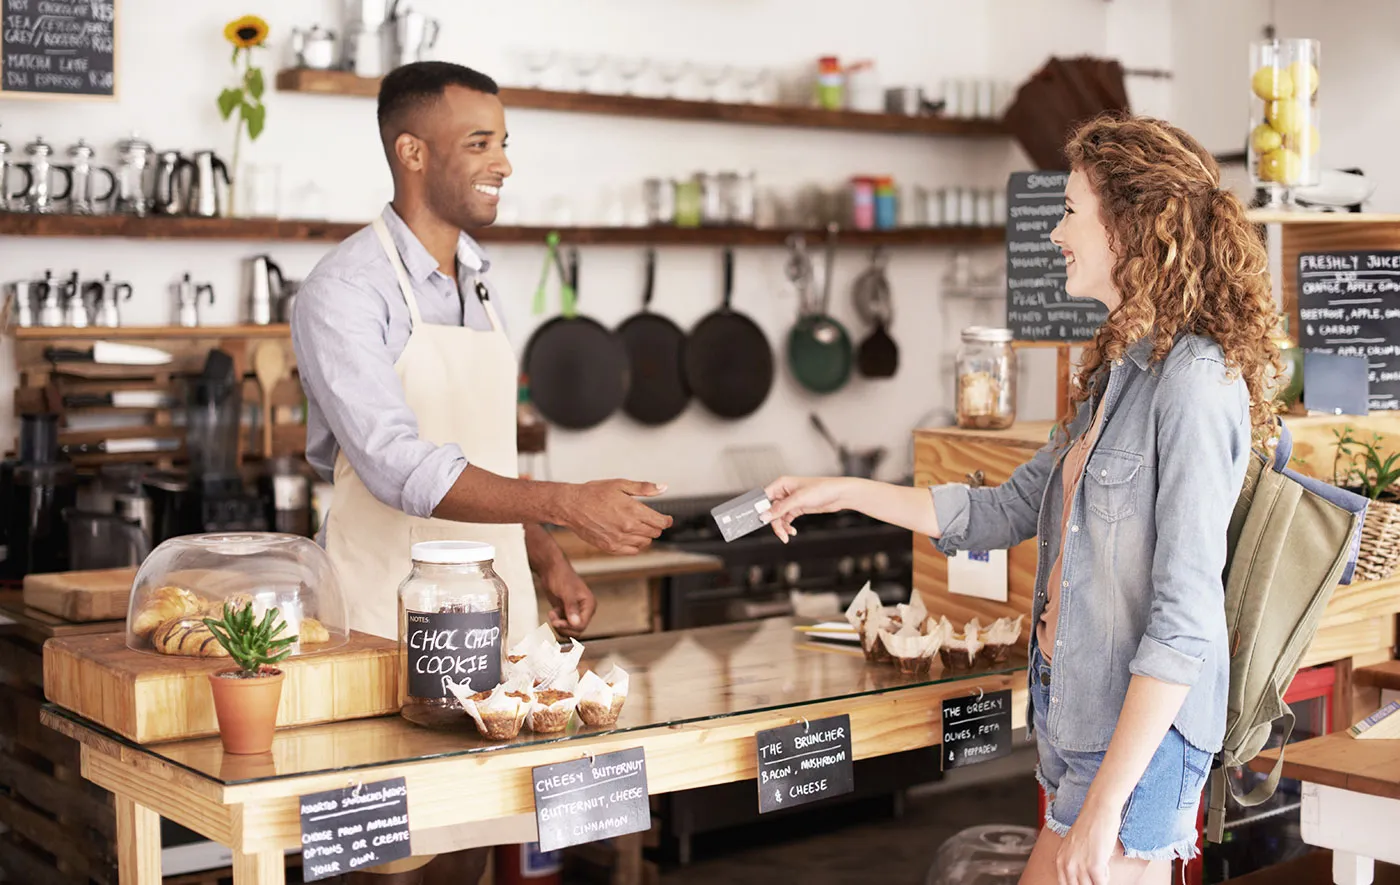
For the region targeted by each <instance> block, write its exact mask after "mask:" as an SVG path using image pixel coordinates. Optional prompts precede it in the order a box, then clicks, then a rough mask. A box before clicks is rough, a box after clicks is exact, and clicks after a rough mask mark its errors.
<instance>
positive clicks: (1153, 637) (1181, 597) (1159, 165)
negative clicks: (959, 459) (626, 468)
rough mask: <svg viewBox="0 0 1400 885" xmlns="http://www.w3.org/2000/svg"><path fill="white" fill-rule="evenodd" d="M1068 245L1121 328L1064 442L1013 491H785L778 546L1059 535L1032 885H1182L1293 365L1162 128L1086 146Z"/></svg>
mask: <svg viewBox="0 0 1400 885" xmlns="http://www.w3.org/2000/svg"><path fill="white" fill-rule="evenodd" d="M1067 154H1068V157H1069V159H1070V164H1071V172H1070V176H1069V182H1068V184H1067V186H1066V192H1065V214H1064V217H1063V218H1062V219H1061V220H1060V222H1059V224H1058V225H1057V226H1056V228H1055V230H1054V232H1053V233H1052V235H1051V239H1052V240H1053V241H1054V243H1055V244H1056V245H1057V246H1058V247H1059V248H1060V251H1061V252H1062V253H1064V257H1065V265H1066V274H1067V280H1066V285H1065V288H1066V290H1067V291H1068V293H1069V294H1070V295H1073V296H1076V297H1080V298H1093V299H1096V300H1098V301H1101V302H1103V303H1104V304H1105V305H1106V306H1107V307H1108V309H1109V314H1108V319H1107V320H1106V321H1105V322H1104V324H1103V325H1102V326H1101V327H1100V328H1099V330H1098V332H1097V333H1096V334H1095V336H1094V339H1093V342H1092V343H1091V344H1089V345H1088V347H1087V348H1086V351H1085V354H1084V358H1083V361H1082V364H1081V366H1080V369H1079V372H1078V375H1077V377H1076V379H1075V382H1076V383H1075V390H1074V395H1073V402H1072V406H1071V409H1070V413H1069V414H1068V415H1066V416H1064V418H1063V420H1062V421H1061V423H1060V427H1062V428H1065V429H1064V430H1063V431H1057V432H1056V434H1055V438H1054V439H1052V440H1051V441H1050V443H1048V444H1047V445H1046V446H1045V447H1044V448H1043V449H1041V450H1040V451H1039V452H1038V453H1037V454H1036V455H1035V456H1034V457H1033V458H1032V459H1031V460H1030V461H1029V462H1028V463H1026V464H1024V465H1022V466H1021V467H1020V468H1018V469H1017V470H1016V471H1015V473H1013V474H1012V476H1011V478H1010V479H1009V480H1008V481H1007V482H1006V483H1005V484H1003V485H1001V486H998V487H995V488H978V489H969V488H966V487H964V486H956V485H952V486H939V487H936V488H934V489H933V490H932V494H930V492H929V491H928V490H925V489H919V488H913V489H911V488H907V487H902V486H893V485H887V484H882V483H876V482H871V481H867V480H858V479H848V478H837V479H825V478H823V479H802V478H789V477H784V478H782V479H779V480H777V481H776V482H774V483H773V484H772V485H771V486H770V487H769V488H768V494H769V497H770V498H771V499H772V500H773V509H772V510H771V511H770V514H771V520H772V525H773V528H774V531H775V532H777V534H778V536H779V537H781V538H784V539H786V538H787V537H789V536H790V535H793V534H795V533H796V532H795V530H794V529H793V527H792V521H793V519H795V518H796V517H798V516H800V515H802V514H805V513H821V512H831V511H835V510H842V509H853V510H859V511H862V512H864V513H867V514H870V515H871V516H874V517H876V518H878V519H882V520H885V521H887V522H891V523H894V524H897V525H901V526H905V527H907V528H909V529H911V530H913V531H916V532H921V533H923V534H926V535H928V536H930V537H931V538H932V539H934V543H935V545H936V546H937V547H938V549H939V550H941V551H943V552H944V553H948V554H950V555H952V554H954V553H955V552H956V551H958V550H963V549H978V550H987V549H997V548H1004V547H1011V546H1013V545H1015V544H1018V543H1020V542H1021V541H1024V540H1026V539H1028V538H1031V537H1033V536H1038V537H1039V539H1040V551H1039V553H1040V557H1039V567H1038V568H1037V571H1036V587H1035V602H1034V607H1033V610H1032V620H1031V623H1032V625H1033V627H1034V629H1033V631H1032V637H1031V642H1030V693H1031V701H1032V708H1033V718H1032V723H1031V724H1032V728H1033V730H1034V732H1035V735H1036V738H1037V742H1038V749H1039V753H1040V765H1039V770H1038V772H1037V774H1038V776H1039V778H1040V781H1041V784H1042V786H1044V788H1045V791H1046V794H1047V796H1048V797H1049V800H1050V801H1049V807H1048V810H1047V814H1046V828H1045V829H1044V830H1042V831H1041V835H1040V839H1039V841H1038V842H1037V843H1036V846H1035V850H1034V852H1033V853H1032V854H1031V858H1030V862H1029V864H1028V866H1027V868H1026V872H1025V875H1024V878H1023V879H1022V881H1023V882H1029V883H1049V882H1059V883H1072V885H1081V883H1083V885H1088V883H1094V885H1106V883H1110V882H1111V883H1114V885H1118V883H1125V882H1166V881H1168V880H1169V878H1170V871H1171V860H1172V859H1173V858H1189V857H1191V856H1193V855H1194V853H1195V850H1196V844H1195V843H1196V838H1195V836H1196V831H1195V821H1196V813H1197V812H1196V809H1197V805H1198V803H1199V801H1200V795H1201V789H1202V786H1203V784H1204V781H1205V779H1206V774H1207V772H1208V771H1209V769H1210V763H1211V756H1212V754H1213V753H1215V752H1216V751H1218V750H1219V749H1220V746H1221V741H1222V738H1223V736H1224V730H1225V705H1226V693H1227V690H1228V688H1229V654H1228V651H1229V650H1228V646H1227V643H1226V631H1225V611H1224V588H1223V585H1222V577H1221V576H1222V573H1223V571H1224V567H1225V558H1226V530H1227V527H1228V522H1229V518H1230V512H1231V509H1232V507H1233V505H1234V501H1235V499H1236V497H1238V495H1239V492H1240V488H1241V485H1242V484H1243V482H1244V476H1245V470H1246V466H1247V459H1248V457H1249V452H1250V449H1251V445H1252V443H1253V441H1254V440H1256V439H1260V440H1262V439H1263V438H1264V437H1265V436H1266V435H1268V431H1269V428H1271V427H1272V421H1273V412H1272V410H1271V408H1270V403H1269V399H1270V397H1269V395H1268V393H1267V391H1266V384H1267V381H1268V378H1269V376H1270V375H1271V373H1272V372H1274V371H1278V370H1279V364H1278V351H1277V349H1276V348H1275V346H1274V345H1273V344H1272V343H1271V342H1270V337H1269V333H1270V331H1271V329H1272V328H1273V324H1274V321H1275V316H1276V308H1275V306H1274V302H1273V298H1272V294H1271V291H1270V285H1269V278H1268V276H1267V274H1266V271H1265V268H1266V261H1267V256H1266V252H1265V248H1264V246H1263V244H1262V242H1261V240H1260V238H1259V236H1258V234H1257V233H1256V232H1255V229H1254V228H1253V227H1252V225H1251V224H1250V223H1249V221H1248V220H1247V219H1246V218H1245V209H1244V206H1243V205H1242V204H1241V203H1240V201H1239V200H1238V199H1236V198H1235V197H1234V196H1233V195H1231V194H1230V193H1228V192H1227V191H1225V190H1223V189H1222V188H1221V187H1220V173H1219V169H1218V168H1217V166H1216V164H1215V162H1214V161H1213V160H1212V159H1211V157H1210V155H1209V154H1208V153H1207V152H1206V151H1205V150H1204V149H1203V148H1202V147H1201V146H1200V144H1198V143H1197V142H1196V140H1195V139H1193V138H1191V137H1190V136H1189V135H1187V134H1186V133H1185V132H1183V131H1181V130H1180V129H1177V128H1176V127H1173V126H1170V125H1167V124H1166V123H1163V122H1160V121H1157V120H1151V119H1146V118H1108V117H1104V118H1099V119H1096V120H1094V121H1092V122H1090V123H1088V124H1086V125H1084V126H1083V127H1082V128H1081V129H1080V130H1079V131H1078V132H1077V133H1075V135H1074V137H1073V138H1072V139H1071V141H1070V143H1069V146H1068V149H1067Z"/></svg>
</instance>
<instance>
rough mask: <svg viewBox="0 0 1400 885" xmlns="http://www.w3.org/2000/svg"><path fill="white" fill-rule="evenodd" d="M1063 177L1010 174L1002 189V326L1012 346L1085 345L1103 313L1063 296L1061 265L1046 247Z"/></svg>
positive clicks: (1059, 209) (1058, 211)
mask: <svg viewBox="0 0 1400 885" xmlns="http://www.w3.org/2000/svg"><path fill="white" fill-rule="evenodd" d="M1068 180H1069V173H1068V172H1013V173H1012V174H1011V178H1010V180H1009V181H1008V182H1007V184H1006V207H1007V220H1006V326H1007V328H1009V329H1010V330H1011V337H1012V338H1014V339H1015V340H1017V341H1063V342H1070V341H1088V340H1089V339H1091V338H1093V337H1094V332H1095V331H1097V330H1098V328H1099V326H1100V325H1102V323H1103V321H1104V319H1105V318H1107V317H1108V310H1107V309H1106V308H1105V307H1104V306H1103V305H1102V304H1100V303H1099V302H1097V301H1094V300H1092V299H1088V298H1072V297H1070V296H1069V295H1068V294H1067V293H1066V292H1065V259H1064V256H1063V255H1061V254H1060V250H1059V248H1058V247H1057V246H1056V245H1055V244H1054V243H1052V242H1050V232H1051V231H1053V230H1054V229H1055V225H1056V224H1058V223H1059V222H1060V216H1061V215H1063V214H1064V211H1065V209H1064V202H1065V182H1067V181H1068Z"/></svg>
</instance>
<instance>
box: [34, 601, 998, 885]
mask: <svg viewBox="0 0 1400 885" xmlns="http://www.w3.org/2000/svg"><path fill="white" fill-rule="evenodd" d="M793 626H794V622H793V621H792V620H791V619H786V618H779V619H773V620H767V621H756V622H747V623H741V624H731V625H725V626H720V627H709V628H702V629H697V630H686V631H675V632H669V633H664V634H658V635H648V636H636V637H628V638H625V639H616V640H605V641H600V642H594V643H591V644H589V646H588V650H587V653H586V657H585V660H584V662H583V666H585V667H592V668H594V669H601V670H603V671H606V670H607V669H609V668H611V666H612V665H613V664H618V665H620V666H622V667H623V668H624V669H626V670H627V671H628V672H629V673H630V674H631V688H630V694H629V697H628V700H627V705H626V706H625V707H624V709H623V712H622V717H621V719H620V720H619V722H618V725H617V727H616V728H614V729H612V730H589V729H580V728H578V726H577V724H576V725H575V726H573V727H571V731H570V732H569V733H568V734H566V735H564V736H556V737H548V736H546V737H540V736H535V735H532V734H528V733H525V734H522V735H521V736H520V737H519V738H517V739H516V740H515V741H512V742H508V743H504V744H496V743H488V742H486V741H484V740H482V739H481V738H480V737H478V736H477V735H476V734H475V730H474V729H473V728H472V727H471V726H470V725H469V724H466V725H464V727H463V728H461V729H458V730H449V731H438V730H428V729H424V728H419V727H417V726H414V725H411V724H409V723H407V722H405V721H403V720H401V719H399V718H398V717H383V718H379V719H370V720H360V721H357V722H349V723H336V724H330V725H322V726H310V727H305V728H296V729H285V730H280V731H279V732H278V735H277V738H276V742H275V744H274V746H273V750H272V753H271V754H268V755H264V756H257V757H238V756H231V755H226V754H224V753H223V751H222V749H221V747H220V744H219V741H218V739H217V738H210V739H200V740H191V741H181V742H176V743H168V744H160V745H153V746H140V745H137V744H135V743H132V742H130V741H126V740H124V739H121V738H119V737H117V736H116V735H113V734H111V733H109V732H105V731H103V730H102V729H100V728H98V727H96V726H95V725H93V724H91V723H88V722H86V721H85V720H83V719H81V718H79V717H77V716H76V715H74V714H72V713H70V712H67V711H65V710H63V709H61V708H58V707H55V706H52V705H48V706H46V707H45V708H44V711H43V721H44V723H45V724H46V725H48V726H49V727H51V728H53V729H55V730H57V731H59V732H61V733H63V734H65V735H68V736H69V737H72V738H74V739H76V740H77V741H79V742H80V743H81V744H82V772H83V775H84V776H85V777H87V778H88V779H89V780H91V781H93V782H94V783H96V784H98V785H100V786H102V787H104V788H106V789H108V790H111V791H112V792H113V793H115V794H116V795H117V803H116V808H117V830H118V834H119V839H118V854H119V861H120V866H121V880H122V882H123V883H131V885H153V883H155V882H158V881H159V864H158V860H159V838H160V837H159V831H158V829H157V827H156V823H157V815H160V816H164V817H167V818H169V819H171V820H173V821H176V822H177V823H180V824H183V825H185V826H187V827H189V828H191V829H193V830H195V831H196V832H199V833H201V834H202V835H204V836H206V837H208V838H211V839H214V840H216V841H218V842H220V843H222V844H224V845H227V846H230V847H231V848H232V849H233V850H234V864H233V869H234V882H235V885H282V883H283V882H284V871H283V865H282V853H283V850H284V849H287V848H294V847H296V846H297V845H299V844H300V830H299V818H298V814H297V797H298V796H300V795H303V794H306V793H310V792H315V791H318V790H323V789H330V788H334V787H342V786H345V785H346V784H347V783H351V782H370V781H375V780H380V779H383V778H389V777H398V776H403V777H405V778H406V779H407V783H408V791H409V802H410V808H411V811H410V819H411V820H412V822H413V827H414V831H415V833H417V832H418V831H420V830H424V831H429V830H431V831H436V833H442V832H444V829H445V828H451V827H454V826H457V825H460V824H464V823H470V822H475V821H483V820H490V819H494V818H499V817H501V816H504V815H512V814H521V813H528V812H531V811H532V810H533V798H532V791H531V783H530V771H531V769H532V768H534V767H535V766H538V765H544V764H549V763H554V762H560V761H564V760H568V759H578V758H582V757H584V756H589V755H597V754H600V753H606V752H610V751H614V750H620V749H625V748H632V747H643V748H644V749H645V751H646V761H647V777H648V786H649V789H650V792H651V793H653V794H658V793H667V792H672V791H677V790H687V789H692V788H696V787H703V786H709V785H713V784H721V783H729V782H733V781H740V780H747V779H753V778H754V777H755V770H756V765H755V755H756V748H755V741H754V734H755V733H756V732H757V731H759V730H762V729H766V728H772V727H774V726H779V725H788V724H792V723H796V722H801V721H802V720H804V719H808V720H811V719H818V718H821V717H824V716H832V715H837V714H848V715H850V717H851V727H852V737H853V744H852V749H853V752H854V756H855V758H856V759H863V758H868V757H873V756H880V755H885V754H890V753H896V752H902V751H906V750H912V749H918V748H923V747H929V746H933V745H935V744H937V743H939V742H940V738H941V731H940V727H941V712H940V711H941V707H940V703H939V701H940V700H941V699H942V698H945V697H954V696H959V695H965V694H975V693H977V692H978V691H979V690H981V691H997V690H1001V689H1010V690H1011V691H1012V692H1013V702H1012V719H1013V724H1014V725H1016V726H1021V725H1024V712H1025V701H1026V695H1025V687H1024V685H1025V674H1024V667H1025V662H1024V660H1019V661H1013V662H1011V663H1009V664H1007V665H1004V666H1003V667H1002V668H1000V669H997V670H988V669H985V668H984V669H979V670H977V671H974V672H972V673H971V674H959V675H960V678H957V679H947V678H945V674H944V673H943V671H942V669H941V667H940V666H939V665H938V664H935V668H934V672H933V673H932V674H931V675H930V676H925V677H918V678H915V677H904V676H901V675H900V674H899V673H898V671H896V670H895V669H894V668H892V667H890V666H888V665H871V664H867V663H866V662H865V660H864V657H863V656H862V655H861V654H860V652H859V651H858V650H856V649H850V648H842V647H832V646H827V645H821V644H817V643H812V642H808V641H806V640H805V639H803V638H802V635H801V634H799V633H797V632H796V631H794V630H793ZM465 722H466V720H465V717H464V723H465ZM467 794H470V796H471V801H469V802H464V801H463V796H464V795H467ZM449 832H450V830H449ZM448 847H450V845H449V846H448Z"/></svg>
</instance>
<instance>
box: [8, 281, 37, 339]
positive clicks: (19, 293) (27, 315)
mask: <svg viewBox="0 0 1400 885" xmlns="http://www.w3.org/2000/svg"><path fill="white" fill-rule="evenodd" d="M35 285H36V284H34V283H31V282H30V281H29V280H16V281H15V282H13V283H11V284H10V298H11V301H12V304H13V306H12V307H11V308H10V312H11V317H12V321H13V322H14V324H15V325H16V326H19V327H20V328H21V329H27V328H29V327H30V326H33V325H34V323H35V322H36V321H37V315H36V314H35V312H34V288H35Z"/></svg>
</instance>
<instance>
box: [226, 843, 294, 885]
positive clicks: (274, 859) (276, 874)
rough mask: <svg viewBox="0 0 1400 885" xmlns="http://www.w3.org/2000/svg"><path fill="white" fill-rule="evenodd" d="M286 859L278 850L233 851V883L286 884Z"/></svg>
mask: <svg viewBox="0 0 1400 885" xmlns="http://www.w3.org/2000/svg"><path fill="white" fill-rule="evenodd" d="M286 882H287V860H286V858H285V857H284V856H283V854H282V852H280V851H263V852H261V853H258V854H244V853H242V852H241V851H235V852H234V853H233V885H286Z"/></svg>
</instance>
